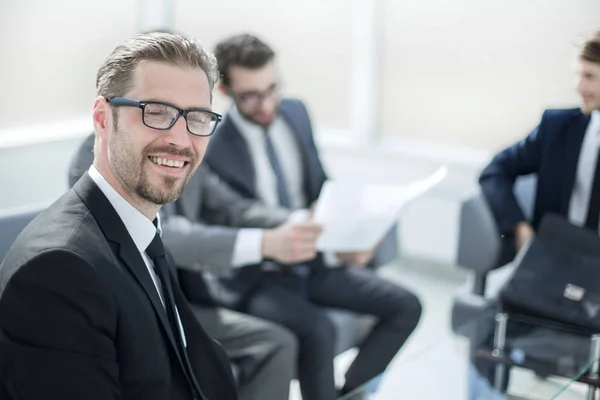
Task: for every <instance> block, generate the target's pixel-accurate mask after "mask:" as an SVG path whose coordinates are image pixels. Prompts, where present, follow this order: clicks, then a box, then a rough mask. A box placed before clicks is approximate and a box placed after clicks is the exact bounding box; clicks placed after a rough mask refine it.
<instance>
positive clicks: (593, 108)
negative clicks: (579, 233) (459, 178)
mask: <svg viewBox="0 0 600 400" xmlns="http://www.w3.org/2000/svg"><path fill="white" fill-rule="evenodd" d="M578 74H579V83H578V85H577V91H578V92H579V94H580V96H581V99H582V105H581V107H580V108H574V109H562V110H547V111H545V112H544V113H543V115H542V119H541V121H540V124H539V125H538V126H537V128H535V129H534V130H533V132H531V133H530V134H529V135H528V136H527V137H526V138H524V139H523V140H521V141H519V142H517V143H516V144H514V145H512V146H510V147H508V148H507V149H505V150H503V151H501V152H500V153H499V154H497V155H496V156H495V157H494V159H493V160H492V161H491V163H490V164H489V165H488V166H487V167H486V168H485V169H484V170H483V172H482V174H481V177H480V179H479V183H480V185H481V188H482V191H483V194H484V196H485V198H486V200H487V202H488V203H489V205H490V208H491V210H492V213H493V214H494V218H495V220H496V222H497V224H498V227H499V229H500V233H501V234H503V235H506V236H507V237H510V238H514V244H515V248H516V250H517V251H518V250H519V249H520V248H521V247H522V246H523V244H524V243H525V242H527V241H528V240H530V239H531V238H532V237H533V235H534V233H535V230H536V228H537V227H538V225H539V223H540V221H541V220H542V218H543V216H544V215H545V214H546V213H556V214H560V215H563V216H565V217H567V218H568V219H569V221H570V222H572V223H573V224H576V225H579V226H585V227H587V228H590V229H593V230H595V231H597V230H598V219H599V211H600V164H599V163H598V162H597V160H598V149H599V145H600V32H598V33H596V35H595V36H593V37H592V38H590V39H589V40H588V41H587V42H586V43H585V44H584V45H583V47H582V49H581V52H580V54H579V60H578ZM528 174H536V175H537V178H538V180H537V191H536V196H535V204H534V212H533V220H532V221H527V220H526V218H525V216H524V214H523V211H522V210H521V208H520V207H519V205H518V203H517V200H516V198H515V195H514V194H513V184H514V182H515V179H516V178H517V177H518V176H521V175H528Z"/></svg>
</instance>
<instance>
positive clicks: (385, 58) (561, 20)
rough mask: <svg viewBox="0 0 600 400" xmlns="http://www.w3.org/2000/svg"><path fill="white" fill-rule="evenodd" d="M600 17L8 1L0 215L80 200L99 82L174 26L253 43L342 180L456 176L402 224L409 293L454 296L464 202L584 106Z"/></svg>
mask: <svg viewBox="0 0 600 400" xmlns="http://www.w3.org/2000/svg"><path fill="white" fill-rule="evenodd" d="M599 15H600V2H599V1H597V0H527V1H522V0H418V1H417V0H219V1H206V0H103V1H81V0H54V1H46V0H2V1H0V38H1V39H0V54H1V60H2V61H1V62H0V87H1V88H2V96H0V188H1V189H0V190H1V193H2V195H1V196H0V210H2V209H8V208H13V207H18V206H21V205H25V204H30V203H44V202H51V201H52V200H54V199H56V198H57V197H58V196H59V195H60V194H61V193H62V192H63V191H64V190H66V188H67V167H68V165H69V163H70V161H71V157H72V156H73V154H74V152H75V150H76V148H77V146H78V145H79V143H80V142H81V140H82V139H83V138H84V137H85V136H86V135H87V134H89V133H90V132H91V130H92V124H91V109H92V103H93V99H94V97H95V95H94V91H95V75H96V72H97V69H98V68H99V66H100V64H101V63H102V61H103V60H104V58H105V57H106V56H107V55H108V54H109V53H110V51H111V50H112V49H113V48H114V47H115V46H116V45H118V44H119V43H120V42H122V41H123V40H125V39H126V38H128V37H129V36H131V35H132V34H134V33H136V32H141V31H147V30H152V29H170V30H175V31H177V32H180V33H183V34H186V35H189V36H193V37H195V38H197V39H199V40H200V41H201V42H203V44H204V45H205V46H207V47H208V48H210V49H212V48H213V46H214V45H215V44H216V42H217V41H219V40H221V39H223V38H224V37H226V36H228V35H231V34H236V33H241V32H249V33H253V34H256V35H258V36H259V37H261V38H262V39H264V40H265V41H266V42H267V43H269V44H270V45H271V46H272V47H274V49H275V51H276V53H277V55H278V66H279V69H280V72H281V75H282V77H283V85H284V86H283V87H284V93H285V94H286V95H289V96H294V97H299V98H301V99H303V100H304V101H305V103H306V104H307V106H308V108H309V111H310V113H311V116H312V119H313V123H314V129H315V134H316V138H317V141H318V144H319V147H320V150H321V152H322V154H323V157H324V161H325V163H326V166H327V167H328V169H329V173H330V175H331V176H333V177H335V178H337V179H360V180H364V181H370V182H391V183H397V182H405V181H408V180H411V179H417V178H421V177H425V176H427V175H428V174H429V173H432V172H433V171H435V170H436V169H437V168H438V167H439V166H441V165H446V166H447V167H448V171H449V172H448V175H447V177H446V178H445V179H444V180H443V181H442V183H441V184H440V185H438V186H437V187H436V188H434V189H433V190H432V191H430V192H428V193H427V194H426V195H425V196H424V197H423V198H421V199H419V200H418V201H415V202H413V203H412V204H410V205H409V206H408V207H407V208H406V209H405V211H404V212H403V213H402V215H401V217H400V224H399V229H400V235H399V239H400V242H401V243H400V246H401V257H402V258H401V259H402V260H405V262H406V265H407V267H406V271H409V272H406V276H412V278H406V279H407V280H409V281H410V282H409V284H412V285H415V286H418V287H419V288H420V289H419V290H420V291H421V292H428V291H430V292H434V291H437V290H438V289H439V286H436V285H441V283H439V282H441V281H443V282H450V283H449V285H450V286H451V287H448V289H447V290H451V289H452V288H454V287H456V286H457V285H459V284H460V283H462V282H464V279H465V276H464V273H463V272H462V271H461V270H460V269H459V268H457V266H456V252H457V235H458V233H457V232H458V213H459V206H460V203H461V201H462V199H464V198H465V196H468V195H469V194H471V193H472V192H473V191H474V190H475V189H476V187H477V177H478V173H479V171H480V170H481V168H482V167H483V166H484V165H485V164H486V163H487V162H488V161H489V159H490V157H491V156H492V155H493V154H494V153H495V152H496V151H498V150H500V149H501V148H503V147H504V146H507V145H509V144H511V143H512V142H514V141H515V140H517V139H519V138H521V137H523V136H524V135H526V134H527V133H528V132H529V131H530V130H531V129H533V128H534V127H535V126H536V124H537V123H538V121H539V118H540V116H541V113H542V111H543V110H544V109H546V108H554V107H572V106H575V107H576V106H577V104H578V97H577V94H576V92H575V78H576V76H575V70H574V61H575V52H576V45H577V44H578V43H579V41H580V40H581V39H582V38H584V37H585V36H586V35H588V34H589V33H590V32H592V31H594V30H597V29H598V28H600V25H599V23H598V21H599V19H598V16H599ZM215 105H216V110H217V111H220V112H224V111H225V110H226V109H227V107H228V101H227V99H225V98H223V97H220V96H219V95H217V97H216V100H215ZM411 268H412V269H411ZM411 270H412V271H413V272H414V274H413V275H410V274H411V272H410V271H411ZM415 271H416V272H415ZM426 271H429V272H426ZM423 274H429V275H423ZM431 277H433V278H431ZM430 278H431V279H430ZM411 279H412V280H411ZM422 294H423V293H422ZM423 295H424V296H425V297H426V296H427V293H425V294H423ZM436 296H437V295H436ZM440 299H441V298H440ZM440 301H442V300H440ZM443 315H447V313H445V312H444V310H441V311H440V312H439V315H438V316H440V318H447V317H442V316H443ZM415 340H419V339H415Z"/></svg>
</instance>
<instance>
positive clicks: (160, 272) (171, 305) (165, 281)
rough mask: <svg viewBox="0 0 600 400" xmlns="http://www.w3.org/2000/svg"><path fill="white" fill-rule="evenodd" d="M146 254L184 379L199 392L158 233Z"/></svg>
mask: <svg viewBox="0 0 600 400" xmlns="http://www.w3.org/2000/svg"><path fill="white" fill-rule="evenodd" d="M146 254H148V256H149V257H150V258H151V259H152V263H153V264H154V271H155V272H156V275H157V276H158V279H160V284H161V286H162V292H163V299H164V302H165V310H166V312H167V318H168V320H169V325H170V326H171V331H172V332H173V335H174V336H175V341H176V342H177V347H178V349H177V350H178V352H179V354H180V355H181V359H182V361H183V366H184V372H185V374H186V377H187V378H188V382H189V383H190V386H191V387H192V391H193V392H197V391H200V387H199V386H197V382H196V378H195V377H194V372H193V370H192V365H191V364H190V360H189V358H188V355H187V351H186V347H185V345H184V342H183V336H182V332H181V329H179V319H178V318H177V308H176V305H175V296H174V295H173V286H172V284H171V275H170V273H169V270H170V269H171V268H170V266H169V262H168V261H167V256H166V253H165V248H164V246H163V243H162V240H161V238H160V235H159V233H158V232H156V235H154V239H153V240H152V242H150V245H148V248H147V249H146ZM199 395H200V398H204V397H203V395H202V393H201V392H200V394H199Z"/></svg>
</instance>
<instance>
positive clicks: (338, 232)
mask: <svg viewBox="0 0 600 400" xmlns="http://www.w3.org/2000/svg"><path fill="white" fill-rule="evenodd" d="M447 171H448V169H447V168H446V167H440V168H439V169H438V170H437V171H436V172H435V173H434V174H433V175H431V176H428V177H427V178H424V179H421V180H418V181H414V182H410V183H408V184H403V185H374V184H373V185H371V184H363V185H361V184H358V185H357V184H356V183H351V182H338V181H327V182H325V185H324V186H323V190H322V191H321V195H320V196H319V200H318V202H317V206H316V209H315V213H314V220H315V221H316V222H319V223H320V224H321V225H322V226H323V232H322V233H321V235H320V236H319V238H318V240H317V249H318V250H319V251H330V252H346V251H347V252H359V251H371V250H373V249H374V248H375V247H376V246H377V245H378V244H379V242H380V241H381V240H382V239H383V237H384V236H385V234H386V233H387V232H388V231H389V230H390V228H391V227H392V226H393V224H394V223H396V221H397V220H398V217H399V214H400V211H401V210H402V208H403V207H404V206H405V205H406V204H407V203H408V202H410V201H411V200H414V199H416V198H417V197H419V196H421V195H422V194H424V193H425V192H427V191H428V190H429V189H431V188H432V187H434V186H435V185H437V184H438V183H439V182H441V181H442V179H443V178H444V177H445V176H446V173H447Z"/></svg>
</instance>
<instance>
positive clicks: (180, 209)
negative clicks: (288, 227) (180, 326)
mask: <svg viewBox="0 0 600 400" xmlns="http://www.w3.org/2000/svg"><path fill="white" fill-rule="evenodd" d="M93 147H94V134H92V135H90V136H89V137H87V138H86V140H85V141H84V142H83V143H82V144H81V146H80V148H79V150H78V151H77V153H76V155H75V157H74V159H73V161H72V162H71V166H70V169H69V185H70V186H73V185H74V184H75V183H76V182H77V181H78V180H79V178H80V177H81V176H82V175H83V174H84V173H85V171H87V170H88V169H89V167H90V165H91V164H92V162H93V159H94V154H93ZM289 213H290V212H289V210H287V209H283V208H272V207H265V206H264V205H262V204H261V203H260V202H257V201H254V200H250V199H244V198H243V197H241V196H240V195H239V194H237V193H236V192H235V191H234V190H233V189H231V188H230V187H229V185H227V184H226V183H225V182H223V181H222V180H220V179H219V178H218V177H217V175H215V174H214V173H213V172H212V171H211V170H210V169H209V168H208V167H207V166H205V165H204V164H203V165H201V166H200V167H199V168H198V171H197V172H196V173H195V174H194V176H193V177H192V178H191V179H190V181H189V182H188V184H187V185H186V187H185V189H184V191H183V193H182V195H181V196H180V197H179V199H178V200H177V201H176V202H174V203H171V204H166V205H165V206H164V207H163V208H162V210H161V228H162V231H163V241H164V242H165V245H166V247H167V249H168V250H169V251H170V253H171V256H172V258H173V259H174V261H175V263H176V265H177V266H178V267H179V268H180V269H183V270H185V271H184V273H183V274H181V273H180V278H181V286H182V288H183V289H184V291H185V292H186V295H188V297H192V298H191V299H190V300H194V298H196V296H194V293H197V292H198V290H196V288H197V287H198V286H199V285H203V284H204V283H203V282H206V281H208V282H207V283H208V284H209V285H208V291H209V293H210V296H213V297H215V296H216V297H218V299H214V300H217V301H218V302H224V303H225V304H227V305H229V304H231V301H228V300H227V299H221V297H228V296H227V294H226V293H227V291H224V290H222V289H223V288H222V287H221V285H220V284H219V282H218V280H216V279H210V278H211V277H212V275H217V276H222V277H230V276H232V275H233V272H234V268H232V265H231V260H232V257H233V250H234V246H235V241H236V238H237V235H238V232H239V228H242V227H258V228H272V227H276V226H278V225H280V224H282V223H283V222H285V221H286V219H287V218H288V217H289ZM243 268H244V267H242V269H243ZM201 272H210V274H202V273H201ZM207 278H208V279H207ZM190 294H191V296H190ZM197 300H198V301H201V302H204V300H207V299H203V296H201V295H200V296H198V298H197ZM220 300H224V301H220ZM232 301H233V300H232Z"/></svg>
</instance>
